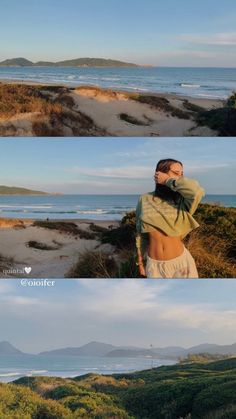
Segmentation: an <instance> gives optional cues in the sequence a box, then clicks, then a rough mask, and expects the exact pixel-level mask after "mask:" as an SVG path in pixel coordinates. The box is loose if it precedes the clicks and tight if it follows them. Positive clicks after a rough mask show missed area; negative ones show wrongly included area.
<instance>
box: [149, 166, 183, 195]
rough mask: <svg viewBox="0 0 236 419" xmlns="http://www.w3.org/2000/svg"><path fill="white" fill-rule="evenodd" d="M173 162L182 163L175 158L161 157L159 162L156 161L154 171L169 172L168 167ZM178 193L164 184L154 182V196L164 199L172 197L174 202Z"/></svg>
mask: <svg viewBox="0 0 236 419" xmlns="http://www.w3.org/2000/svg"><path fill="white" fill-rule="evenodd" d="M173 163H179V164H180V165H181V166H183V163H181V161H178V160H175V159H163V160H159V162H158V163H157V166H156V172H158V171H159V172H163V173H167V172H169V170H170V167H171V165H172V164H173ZM179 195H180V194H179V193H178V192H174V191H172V190H171V189H170V188H169V187H168V186H166V185H159V184H158V183H157V184H156V189H155V196H158V197H160V198H162V199H165V200H169V199H170V200H171V199H172V200H174V201H175V203H177V200H178V197H179Z"/></svg>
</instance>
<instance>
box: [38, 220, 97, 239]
mask: <svg viewBox="0 0 236 419" xmlns="http://www.w3.org/2000/svg"><path fill="white" fill-rule="evenodd" d="M33 226H35V227H42V228H47V229H49V230H57V231H59V232H60V233H62V234H71V235H73V236H76V237H79V238H80V239H86V240H95V239H96V234H95V233H91V232H89V231H86V230H82V229H80V228H79V227H78V226H77V224H75V223H72V222H65V221H34V223H33Z"/></svg>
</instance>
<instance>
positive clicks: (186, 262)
mask: <svg viewBox="0 0 236 419" xmlns="http://www.w3.org/2000/svg"><path fill="white" fill-rule="evenodd" d="M146 276H147V278H157V279H160V278H179V279H180V278H184V279H185V278H198V272H197V268H196V264H195V261H194V259H193V257H192V256H191V254H190V253H189V251H188V250H187V249H186V248H184V251H183V253H182V255H180V256H177V257H176V258H174V259H169V260H155V259H151V258H150V257H149V256H147V264H146Z"/></svg>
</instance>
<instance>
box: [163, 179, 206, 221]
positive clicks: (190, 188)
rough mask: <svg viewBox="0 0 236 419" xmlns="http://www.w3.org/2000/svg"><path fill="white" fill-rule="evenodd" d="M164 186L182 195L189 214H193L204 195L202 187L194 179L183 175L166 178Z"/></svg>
mask: <svg viewBox="0 0 236 419" xmlns="http://www.w3.org/2000/svg"><path fill="white" fill-rule="evenodd" d="M166 186H168V187H169V188H170V189H171V190H172V191H175V192H178V193H179V194H180V195H181V196H182V197H183V199H184V205H185V208H186V209H187V211H188V212H189V213H190V214H194V212H195V211H196V209H197V207H198V205H199V203H200V201H201V199H202V197H203V196H204V195H205V191H204V189H203V188H202V187H201V186H200V185H199V183H198V182H197V181H196V180H194V179H189V178H187V177H184V176H183V177H181V178H179V179H174V178H170V179H168V180H167V182H166Z"/></svg>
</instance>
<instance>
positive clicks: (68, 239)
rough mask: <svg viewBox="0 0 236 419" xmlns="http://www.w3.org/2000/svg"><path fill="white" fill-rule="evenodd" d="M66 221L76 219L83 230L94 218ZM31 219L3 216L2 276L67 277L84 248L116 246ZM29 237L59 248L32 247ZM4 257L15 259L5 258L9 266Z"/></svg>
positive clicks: (103, 223) (108, 249)
mask: <svg viewBox="0 0 236 419" xmlns="http://www.w3.org/2000/svg"><path fill="white" fill-rule="evenodd" d="M55 221H56V220H55ZM58 221H59V220H58ZM60 221H66V220H60ZM67 221H68V222H74V223H76V224H77V226H78V227H79V228H81V229H82V230H88V228H89V225H90V224H91V223H92V221H91V220H67ZM32 223H33V220H23V219H22V220H7V219H0V278H49V279H50V278H64V277H65V275H66V274H67V272H68V271H69V270H70V268H71V267H72V266H73V265H74V264H75V263H76V262H77V261H78V258H79V255H80V254H83V253H84V252H85V251H87V250H96V251H103V252H105V253H106V252H107V253H109V254H112V253H113V247H112V246H111V245H109V244H101V243H100V242H99V241H98V240H87V239H80V238H79V237H75V236H73V235H71V234H66V233H61V232H59V231H57V230H49V229H46V228H42V227H35V226H33V225H32ZM94 224H96V225H99V226H103V227H108V226H110V225H113V226H117V224H118V222H116V221H114V222H111V221H94ZM30 240H35V241H37V242H41V243H44V244H46V245H49V246H53V247H59V248H58V249H57V250H39V249H34V248H30V247H28V246H27V243H28V242H29V241H30ZM1 258H2V260H3V261H4V260H5V258H7V259H8V258H10V259H12V260H8V263H7V262H6V263H7V267H6V266H2V265H5V263H2V261H1ZM25 267H31V268H32V270H31V272H30V273H29V274H26V273H25V274H21V273H20V274H19V273H18V274H16V273H14V272H12V273H11V272H9V270H11V269H15V270H16V269H20V270H22V269H24V268H25ZM3 270H5V271H6V270H7V271H8V272H3Z"/></svg>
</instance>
